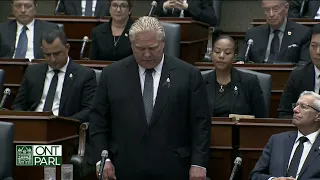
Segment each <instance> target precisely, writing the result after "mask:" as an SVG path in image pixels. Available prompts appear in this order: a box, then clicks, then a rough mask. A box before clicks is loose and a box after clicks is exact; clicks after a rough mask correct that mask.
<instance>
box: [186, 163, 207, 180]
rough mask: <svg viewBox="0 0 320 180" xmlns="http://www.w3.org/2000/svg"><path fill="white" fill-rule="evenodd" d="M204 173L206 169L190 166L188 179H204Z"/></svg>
mask: <svg viewBox="0 0 320 180" xmlns="http://www.w3.org/2000/svg"><path fill="white" fill-rule="evenodd" d="M206 173H207V171H206V169H205V168H201V167H197V166H191V168H190V171H189V180H205V179H206Z"/></svg>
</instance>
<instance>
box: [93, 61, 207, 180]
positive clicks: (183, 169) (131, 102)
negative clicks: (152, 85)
mask: <svg viewBox="0 0 320 180" xmlns="http://www.w3.org/2000/svg"><path fill="white" fill-rule="evenodd" d="M100 78H101V79H100V83H99V86H98V89H97V92H96V95H95V98H94V99H95V100H94V104H93V109H92V111H91V113H90V127H89V132H90V143H91V144H92V145H93V152H92V153H91V158H92V160H93V161H92V163H94V164H95V163H96V162H97V161H99V160H100V153H101V151H102V150H103V149H107V150H108V151H109V154H110V157H111V160H112V162H113V164H114V165H115V168H116V169H117V170H116V177H117V178H118V179H148V178H146V176H148V175H149V176H148V177H149V179H188V178H189V169H190V165H191V164H193V165H199V166H202V167H207V163H208V159H209V154H210V129H211V128H210V122H211V121H210V115H209V105H208V101H207V99H206V98H207V94H206V91H205V86H204V82H203V80H202V76H201V74H200V72H199V70H198V69H196V68H195V67H194V66H192V65H190V64H187V63H186V62H184V61H182V60H180V59H177V58H175V57H171V56H167V55H165V57H164V63H163V67H162V73H161V78H160V83H159V88H158V93H157V97H156V102H155V105H154V108H153V115H152V118H151V124H150V125H148V124H147V120H146V117H145V111H144V105H143V98H142V95H141V86H140V78H139V71H138V65H137V63H136V61H135V59H134V57H133V56H130V57H127V58H125V59H123V60H121V61H118V62H115V63H113V64H111V65H110V66H108V67H106V68H104V69H103V71H102V74H101V77H100ZM167 79H170V81H169V82H168V81H167ZM155 162H156V163H155ZM128 167H130V168H128ZM146 172H147V173H146ZM149 173H150V174H149ZM159 177H161V178H159Z"/></svg>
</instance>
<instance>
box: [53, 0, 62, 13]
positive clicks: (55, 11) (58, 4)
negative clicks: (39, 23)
mask: <svg viewBox="0 0 320 180" xmlns="http://www.w3.org/2000/svg"><path fill="white" fill-rule="evenodd" d="M60 2H61V0H58V2H57V6H56V9H55V10H54V15H57V14H58V10H59V6H60Z"/></svg>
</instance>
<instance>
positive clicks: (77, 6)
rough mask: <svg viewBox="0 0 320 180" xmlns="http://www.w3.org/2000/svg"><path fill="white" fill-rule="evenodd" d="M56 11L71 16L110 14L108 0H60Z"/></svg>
mask: <svg viewBox="0 0 320 180" xmlns="http://www.w3.org/2000/svg"><path fill="white" fill-rule="evenodd" d="M56 13H57V14H64V15H73V16H94V17H103V16H110V14H109V2H108V1H107V0H73V1H70V0H60V3H59V4H58V7H57V9H56Z"/></svg>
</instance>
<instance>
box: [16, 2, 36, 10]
mask: <svg viewBox="0 0 320 180" xmlns="http://www.w3.org/2000/svg"><path fill="white" fill-rule="evenodd" d="M22 6H23V7H24V8H25V9H26V10H30V9H32V8H33V6H34V5H33V4H22V3H17V4H13V7H14V8H16V9H21V8H22Z"/></svg>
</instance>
